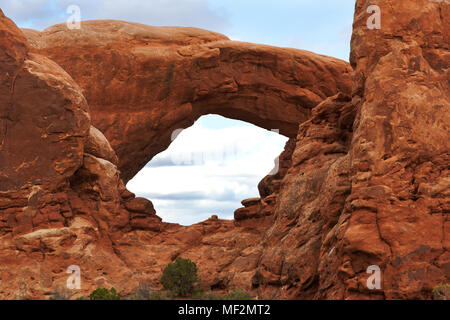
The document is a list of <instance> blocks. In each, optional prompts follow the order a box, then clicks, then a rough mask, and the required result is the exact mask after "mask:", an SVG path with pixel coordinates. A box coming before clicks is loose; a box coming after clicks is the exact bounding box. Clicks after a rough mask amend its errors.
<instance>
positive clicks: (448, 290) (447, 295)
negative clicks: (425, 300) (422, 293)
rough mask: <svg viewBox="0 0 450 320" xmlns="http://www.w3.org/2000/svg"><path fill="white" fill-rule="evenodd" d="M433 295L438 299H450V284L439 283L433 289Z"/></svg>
mask: <svg viewBox="0 0 450 320" xmlns="http://www.w3.org/2000/svg"><path fill="white" fill-rule="evenodd" d="M433 295H434V297H435V298H436V299H438V300H448V299H450V284H443V283H441V284H439V285H438V286H436V287H435V288H434V289H433Z"/></svg>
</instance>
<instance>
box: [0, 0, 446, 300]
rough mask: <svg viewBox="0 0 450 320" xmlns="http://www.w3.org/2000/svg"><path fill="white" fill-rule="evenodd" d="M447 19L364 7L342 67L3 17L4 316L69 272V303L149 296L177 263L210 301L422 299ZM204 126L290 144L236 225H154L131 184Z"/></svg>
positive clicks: (154, 32) (438, 215) (0, 278)
mask: <svg viewBox="0 0 450 320" xmlns="http://www.w3.org/2000/svg"><path fill="white" fill-rule="evenodd" d="M373 4H376V5H378V6H379V7H380V10H381V11H380V12H381V18H382V20H381V28H380V29H369V28H368V27H367V23H366V22H367V19H368V18H369V17H370V15H371V14H370V13H367V8H368V7H369V6H370V5H373ZM449 18H450V4H449V3H448V1H429V0H417V1H394V0H378V1H375V3H374V1H368V0H357V1H356V5H355V16H354V25H353V36H352V42H351V57H350V60H351V66H350V65H349V64H347V63H346V62H344V61H341V60H338V59H334V58H331V57H325V56H321V55H317V54H314V53H311V52H306V51H301V50H295V49H282V48H275V47H270V46H263V45H256V44H249V43H242V42H235V41H230V40H229V39H227V38H226V37H225V36H223V35H220V34H217V33H213V32H210V31H205V30H200V29H194V28H171V27H149V26H145V25H140V24H134V23H127V22H121V21H90V22H82V24H81V27H82V28H81V30H68V29H66V27H65V25H56V26H53V27H50V28H48V29H46V30H44V31H43V32H37V31H34V30H24V31H23V32H22V31H21V30H19V29H18V28H17V27H16V26H15V24H14V23H13V22H12V21H11V20H9V19H8V18H6V17H5V16H4V15H3V13H2V12H1V10H0V248H1V249H0V298H9V299H13V298H16V299H25V298H30V299H39V298H40V299H42V298H44V299H45V298H48V297H49V295H51V293H52V292H53V291H54V290H55V288H57V287H63V286H65V284H66V279H67V277H68V274H67V273H66V269H67V267H68V266H70V265H78V266H80V268H81V279H82V280H81V281H82V288H81V289H80V290H72V291H71V294H72V298H76V297H78V296H81V295H87V294H88V293H89V292H91V291H92V290H93V289H95V288H96V287H98V286H105V287H111V286H114V287H115V288H117V289H118V290H119V291H120V292H121V293H122V294H123V295H125V296H126V295H128V294H130V293H132V292H133V290H134V289H135V288H137V286H138V284H139V283H142V282H144V283H149V284H150V285H151V286H152V287H153V288H156V289H157V288H160V283H159V278H160V276H161V273H162V270H163V269H164V268H165V266H167V264H168V263H169V262H171V261H173V260H174V259H176V258H177V257H178V256H182V257H184V258H189V259H191V260H193V261H194V262H195V263H196V264H197V266H198V269H199V275H200V278H201V280H202V283H203V286H204V289H205V290H214V291H218V292H225V291H228V290H231V289H234V288H241V289H244V290H246V291H249V292H250V293H251V294H252V295H253V296H254V297H255V298H260V299H262V298H265V299H431V298H432V289H433V287H434V286H436V285H438V284H439V283H449V282H450V252H449V247H450V219H449V212H450V192H449V190H450V174H449V173H450V143H449V136H450V128H449V126H450V115H449V111H450V79H449V66H450V51H449V44H450V39H449V37H450V27H449V21H450V19H449ZM209 113H216V114H220V115H223V116H226V117H230V118H234V119H240V120H244V121H247V122H251V123H254V124H256V125H258V126H261V127H263V128H266V129H279V130H280V133H281V134H284V135H286V136H288V137H289V140H288V142H287V143H286V146H285V149H284V151H283V152H282V153H281V154H280V157H279V158H278V159H277V161H276V162H275V168H274V170H273V172H271V173H270V174H269V175H268V176H267V177H265V178H264V179H263V180H262V181H261V182H260V183H259V185H258V189H259V193H260V195H259V197H258V198H251V199H244V200H243V201H242V208H237V209H236V211H235V218H234V220H221V219H218V217H217V216H214V215H212V216H211V218H210V219H208V220H206V221H204V222H201V223H198V224H195V225H192V226H180V225H178V224H170V223H165V222H162V221H161V219H160V218H159V217H158V216H157V213H156V212H155V209H154V208H153V205H152V203H151V202H150V201H149V200H147V199H144V198H136V197H135V195H134V194H133V193H131V192H130V191H128V190H127V189H126V187H125V184H126V182H127V181H128V180H129V179H130V178H132V177H133V176H134V175H135V174H136V173H137V172H138V171H139V170H140V169H141V168H142V167H143V166H144V165H145V164H146V163H147V162H148V161H149V160H150V159H151V158H152V157H153V156H154V155H155V154H157V153H158V152H160V151H162V150H164V149H165V148H167V146H168V145H169V144H170V142H171V137H172V134H173V132H174V130H175V129H178V128H185V127H188V126H190V125H191V124H192V123H193V122H194V121H195V120H196V119H197V118H198V117H200V116H201V115H204V114H209ZM372 265H375V266H378V267H379V268H380V270H381V288H380V289H369V288H368V287H367V283H366V281H367V279H368V277H369V276H370V274H368V273H367V268H368V267H369V266H372Z"/></svg>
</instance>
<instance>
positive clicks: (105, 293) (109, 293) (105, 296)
mask: <svg viewBox="0 0 450 320" xmlns="http://www.w3.org/2000/svg"><path fill="white" fill-rule="evenodd" d="M89 299H90V300H120V294H118V293H117V291H116V289H114V288H111V289H110V290H108V289H106V288H97V289H95V290H94V291H92V293H91V294H90V295H89Z"/></svg>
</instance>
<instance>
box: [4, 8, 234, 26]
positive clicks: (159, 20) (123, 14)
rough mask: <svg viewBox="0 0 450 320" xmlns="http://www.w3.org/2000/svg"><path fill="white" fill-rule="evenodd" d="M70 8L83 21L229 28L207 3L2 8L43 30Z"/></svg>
mask: <svg viewBox="0 0 450 320" xmlns="http://www.w3.org/2000/svg"><path fill="white" fill-rule="evenodd" d="M69 5H77V6H79V7H80V10H81V19H82V20H92V19H117V20H125V21H131V22H139V23H144V24H148V25H155V26H158V25H160V26H189V27H199V28H205V29H209V30H214V31H218V32H223V31H225V30H226V29H227V28H228V26H229V21H228V14H227V12H226V11H224V10H222V11H216V10H213V9H211V8H210V6H209V3H208V0H150V1H143V0H126V1H123V0H2V4H1V7H2V9H3V10H4V11H5V14H6V15H7V16H9V17H10V18H12V19H13V20H14V21H15V22H16V24H17V25H19V27H27V28H36V29H44V28H46V27H50V26H51V25H53V24H56V23H61V22H64V21H65V20H66V19H67V18H68V16H69V14H67V13H66V9H67V7H68V6H69Z"/></svg>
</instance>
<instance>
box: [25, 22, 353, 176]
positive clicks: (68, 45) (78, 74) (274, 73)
mask: <svg viewBox="0 0 450 320" xmlns="http://www.w3.org/2000/svg"><path fill="white" fill-rule="evenodd" d="M24 33H25V35H26V36H27V37H28V40H29V43H30V45H31V47H32V48H33V50H35V51H37V52H39V53H41V54H43V55H46V56H48V57H50V58H51V59H53V60H54V61H56V62H57V63H58V64H60V65H61V66H62V67H63V68H64V69H65V70H66V71H67V72H68V73H69V74H70V75H71V76H72V77H73V78H74V80H75V81H76V82H77V83H78V84H79V85H80V86H81V88H82V90H83V94H84V95H85V97H86V99H87V101H88V103H89V106H90V114H91V117H92V123H93V125H94V126H96V127H97V128H99V129H100V130H101V131H102V132H103V133H104V134H105V136H106V137H107V138H108V140H109V141H110V143H111V145H112V147H113V148H114V150H115V151H116V153H117V155H118V158H119V169H120V171H121V177H122V179H123V180H124V182H125V183H126V182H127V181H129V180H130V179H131V178H132V177H133V176H134V175H135V174H136V173H137V172H139V170H140V169H142V168H143V167H144V166H145V164H147V163H148V162H149V161H150V160H151V159H152V158H153V156H155V155H156V154H157V153H159V152H161V151H163V150H164V149H166V148H167V147H168V146H169V144H170V142H171V135H172V132H173V131H174V130H176V129H179V128H186V127H188V126H190V125H192V124H193V123H194V122H195V120H196V119H198V118H199V117H200V116H201V115H205V114H211V113H215V114H219V115H222V116H225V117H228V118H232V119H238V120H243V121H247V122H250V123H252V124H255V125H257V126H260V127H262V128H266V129H279V130H280V133H281V134H283V135H286V136H288V137H291V138H292V137H295V136H296V133H297V130H298V125H299V124H300V123H302V122H304V121H305V120H307V119H308V118H309V117H310V110H311V109H312V108H313V107H315V106H316V105H317V104H318V103H320V102H321V101H323V100H324V99H325V98H327V97H329V96H333V95H335V94H336V93H338V92H344V93H350V90H351V79H350V72H351V67H350V65H349V64H348V63H347V62H345V61H342V60H339V59H335V58H331V57H327V56H322V55H318V54H314V53H311V52H308V51H303V50H296V49H285V48H276V47H271V46H265V45H256V44H250V43H243V42H236V41H230V40H229V39H228V38H227V37H225V36H224V35H221V34H217V33H214V32H210V31H205V30H201V29H196V28H178V27H150V26H146V25H141V24H137V23H128V22H122V21H111V20H107V21H87V22H82V24H81V29H80V30H69V29H68V28H67V27H66V25H64V24H61V25H56V26H53V27H50V28H48V29H46V30H44V31H43V32H38V31H34V30H24Z"/></svg>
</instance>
